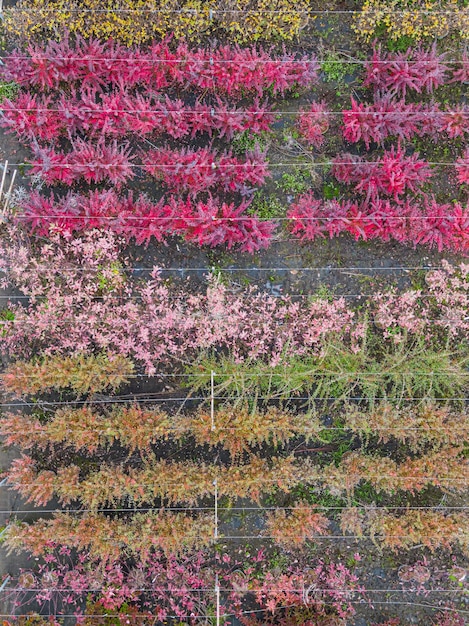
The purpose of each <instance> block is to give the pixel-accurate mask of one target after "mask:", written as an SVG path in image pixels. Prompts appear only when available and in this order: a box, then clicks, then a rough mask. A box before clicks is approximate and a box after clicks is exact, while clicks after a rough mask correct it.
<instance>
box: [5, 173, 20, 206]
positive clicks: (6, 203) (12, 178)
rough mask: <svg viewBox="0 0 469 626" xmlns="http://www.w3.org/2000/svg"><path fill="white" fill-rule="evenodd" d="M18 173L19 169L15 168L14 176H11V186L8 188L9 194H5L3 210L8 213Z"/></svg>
mask: <svg viewBox="0 0 469 626" xmlns="http://www.w3.org/2000/svg"><path fill="white" fill-rule="evenodd" d="M16 174H17V170H15V171H14V172H13V176H12V177H11V182H10V187H9V188H8V191H7V194H6V196H5V204H4V205H3V212H4V213H6V211H7V209H8V205H9V204H10V200H11V192H12V191H13V184H14V182H15V178H16Z"/></svg>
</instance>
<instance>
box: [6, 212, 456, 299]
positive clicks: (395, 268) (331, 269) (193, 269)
mask: <svg viewBox="0 0 469 626" xmlns="http://www.w3.org/2000/svg"><path fill="white" fill-rule="evenodd" d="M40 217H44V216H40ZM39 265H40V267H44V266H46V267H54V264H53V263H50V262H49V263H43V262H41V263H40V264H39ZM456 267H457V264H456ZM155 269H157V270H158V271H159V272H180V271H184V272H203V271H210V270H213V269H215V267H214V266H213V265H207V266H204V267H161V266H155V265H153V266H151V267H121V268H117V270H118V271H119V270H122V272H120V273H125V272H142V271H149V272H150V271H153V270H155ZM444 269H445V268H444V267H443V266H442V265H425V266H422V265H395V266H389V267H381V266H378V265H377V266H375V267H364V266H362V267H359V266H351V265H350V266H348V265H344V266H341V267H334V266H333V265H330V266H329V265H325V266H318V267H314V266H310V267H295V266H293V267H265V266H262V267H216V270H217V271H221V272H250V271H252V272H279V271H292V270H293V271H298V272H316V271H318V272H319V271H326V272H345V271H348V270H353V271H354V272H367V271H370V272H371V271H375V270H376V271H378V272H397V271H399V272H408V271H411V270H412V271H414V270H415V271H417V270H423V271H425V272H430V271H432V272H433V271H435V270H444ZM57 270H58V272H95V271H97V269H96V268H93V267H80V266H78V265H77V266H73V267H58V268H57ZM99 271H102V268H99ZM115 271H116V270H115V268H113V272H115ZM0 273H6V270H5V269H3V268H0ZM14 297H18V296H14ZM26 297H29V296H26ZM419 297H421V296H419Z"/></svg>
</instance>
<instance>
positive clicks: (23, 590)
mask: <svg viewBox="0 0 469 626" xmlns="http://www.w3.org/2000/svg"><path fill="white" fill-rule="evenodd" d="M403 582H408V581H403ZM409 582H410V581H409ZM104 590H109V587H83V588H80V592H77V591H74V590H71V589H70V587H42V588H41V587H39V588H37V589H34V588H30V587H20V588H12V587H6V588H4V589H0V592H3V593H7V592H10V593H11V592H15V593H29V592H33V593H37V592H38V591H57V592H69V593H70V592H71V593H81V592H83V593H84V592H86V591H104ZM306 590H307V589H306V588H304V589H291V588H290V587H289V588H288V589H281V588H279V587H277V586H275V591H288V592H291V593H304V592H305V591H306ZM131 591H140V592H153V593H161V591H168V592H172V591H183V592H187V593H200V592H202V593H208V592H212V593H213V591H214V589H213V587H199V588H195V589H187V588H186V587H182V588H177V587H170V588H165V589H163V590H162V589H161V587H160V586H159V585H155V587H154V588H143V589H135V588H131ZM219 591H221V592H222V593H230V592H234V593H253V594H254V593H255V591H252V590H250V591H248V592H242V591H237V590H235V589H233V588H230V587H226V588H224V587H220V588H219ZM427 591H431V593H433V592H437V593H454V592H461V593H464V594H465V593H467V591H466V590H465V589H454V588H453V589H428V590H427ZM314 592H316V593H318V594H320V593H323V592H331V593H332V592H333V593H340V594H342V593H343V594H350V593H385V592H388V593H389V592H397V593H411V591H410V590H409V589H400V588H391V589H364V588H363V587H360V589H336V588H332V589H327V588H323V587H320V588H315V589H314V590H313V592H312V593H311V592H310V594H311V596H314Z"/></svg>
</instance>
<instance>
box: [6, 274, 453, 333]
mask: <svg viewBox="0 0 469 626" xmlns="http://www.w3.org/2000/svg"><path fill="white" fill-rule="evenodd" d="M181 271H182V272H184V271H185V270H181ZM207 271H208V272H209V270H207ZM217 272H218V269H217ZM333 296H334V297H335V298H336V299H337V300H340V299H342V298H344V299H347V298H355V299H361V298H367V299H370V296H371V297H372V296H373V294H368V295H367V294H364V293H347V294H343V295H340V294H333ZM256 297H257V298H258V297H263V298H274V299H281V298H283V299H285V300H296V299H300V298H305V299H307V298H313V299H314V298H315V297H317V294H315V293H309V294H307V293H298V294H288V293H285V294H277V295H276V294H271V293H267V292H262V293H259V294H257V295H256ZM434 297H435V296H434V295H432V294H421V295H420V296H419V300H421V299H422V298H434ZM0 299H6V300H15V299H16V300H28V299H34V300H35V301H41V302H43V301H47V297H46V296H23V295H22V296H13V295H0ZM108 299H109V297H108V296H92V297H91V298H89V299H85V300H84V301H83V302H82V305H86V306H88V305H89V302H90V300H98V301H101V300H108ZM127 300H130V301H132V300H143V296H136V295H130V296H128V297H126V301H127ZM427 321H429V322H432V321H440V320H432V319H428V320H427ZM441 321H442V322H443V321H444V320H441ZM0 324H3V325H7V324H8V325H11V324H13V325H14V324H21V320H17V319H15V320H0Z"/></svg>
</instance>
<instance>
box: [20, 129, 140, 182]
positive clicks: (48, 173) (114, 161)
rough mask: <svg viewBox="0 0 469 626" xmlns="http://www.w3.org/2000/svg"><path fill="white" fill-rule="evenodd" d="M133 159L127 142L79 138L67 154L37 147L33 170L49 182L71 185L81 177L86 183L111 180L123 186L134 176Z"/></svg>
mask: <svg viewBox="0 0 469 626" xmlns="http://www.w3.org/2000/svg"><path fill="white" fill-rule="evenodd" d="M132 158H133V157H132V155H131V154H130V146H129V145H128V144H123V145H120V146H118V145H117V141H114V142H112V143H110V144H105V143H104V141H102V140H99V141H98V143H96V144H91V143H88V142H86V141H83V139H76V140H75V141H74V143H73V149H72V151H71V152H68V153H64V152H55V151H54V149H53V148H40V147H39V146H36V147H35V148H34V162H33V164H32V173H33V174H39V175H40V176H41V177H42V178H43V180H44V181H45V182H46V183H47V184H48V185H51V184H54V183H57V182H60V183H65V184H67V185H70V184H71V183H72V182H74V181H75V180H78V179H79V178H84V179H85V180H86V182H87V183H99V182H102V181H104V180H109V181H110V182H111V183H113V184H114V185H120V184H121V183H123V182H125V181H126V180H127V179H129V178H132V177H133V175H134V173H133V171H132V164H131V160H132Z"/></svg>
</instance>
